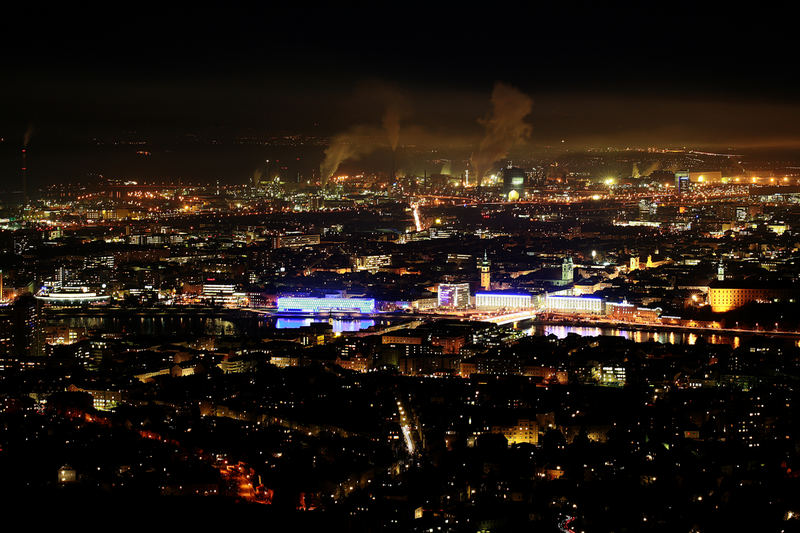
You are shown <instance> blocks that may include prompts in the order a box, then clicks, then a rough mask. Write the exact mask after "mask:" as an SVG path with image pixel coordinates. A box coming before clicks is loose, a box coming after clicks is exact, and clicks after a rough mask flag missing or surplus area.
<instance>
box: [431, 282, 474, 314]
mask: <svg viewBox="0 0 800 533" xmlns="http://www.w3.org/2000/svg"><path fill="white" fill-rule="evenodd" d="M437 294H438V297H439V307H450V308H452V309H464V308H466V307H469V283H440V284H439V289H438V292H437Z"/></svg>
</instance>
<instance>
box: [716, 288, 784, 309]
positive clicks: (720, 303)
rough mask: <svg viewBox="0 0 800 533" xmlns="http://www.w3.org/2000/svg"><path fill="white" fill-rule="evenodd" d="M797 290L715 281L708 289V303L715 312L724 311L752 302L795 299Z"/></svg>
mask: <svg viewBox="0 0 800 533" xmlns="http://www.w3.org/2000/svg"><path fill="white" fill-rule="evenodd" d="M796 295H797V291H796V290H795V289H792V288H785V287H784V288H781V287H765V286H749V285H748V286H745V285H739V286H737V285H736V284H735V283H733V282H722V283H714V284H712V285H711V287H710V288H709V290H708V303H709V304H711V310H712V311H714V312H715V313H724V312H726V311H730V310H732V309H737V308H739V307H742V306H743V305H746V304H749V303H751V302H773V301H775V300H783V299H787V300H789V301H791V300H793V299H794V298H795V297H796Z"/></svg>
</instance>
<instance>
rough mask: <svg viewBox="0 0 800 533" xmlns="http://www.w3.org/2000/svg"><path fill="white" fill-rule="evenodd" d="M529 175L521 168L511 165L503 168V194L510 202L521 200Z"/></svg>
mask: <svg viewBox="0 0 800 533" xmlns="http://www.w3.org/2000/svg"><path fill="white" fill-rule="evenodd" d="M527 181H528V177H527V176H526V175H525V171H524V170H522V169H521V168H517V167H511V166H509V167H508V168H504V169H503V195H504V196H505V197H506V199H507V200H508V201H509V202H513V201H515V200H519V199H520V198H522V197H523V196H524V195H525V186H526V185H527Z"/></svg>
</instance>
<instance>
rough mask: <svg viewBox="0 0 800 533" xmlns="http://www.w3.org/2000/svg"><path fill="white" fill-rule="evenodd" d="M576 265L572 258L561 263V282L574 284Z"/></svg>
mask: <svg viewBox="0 0 800 533" xmlns="http://www.w3.org/2000/svg"><path fill="white" fill-rule="evenodd" d="M574 269H575V265H574V263H573V262H572V258H571V257H567V258H565V259H564V261H563V262H562V263H561V281H562V282H564V283H572V281H573V280H574Z"/></svg>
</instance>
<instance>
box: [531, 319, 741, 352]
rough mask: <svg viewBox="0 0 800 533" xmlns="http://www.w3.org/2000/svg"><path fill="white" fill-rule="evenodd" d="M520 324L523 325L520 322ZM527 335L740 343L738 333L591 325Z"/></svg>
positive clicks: (543, 329) (549, 327)
mask: <svg viewBox="0 0 800 533" xmlns="http://www.w3.org/2000/svg"><path fill="white" fill-rule="evenodd" d="M520 325H524V324H523V323H520ZM527 333H528V335H545V336H546V335H555V336H556V337H558V338H559V339H563V338H565V337H566V336H567V335H569V334H570V333H573V334H576V335H580V336H582V337H597V336H600V335H604V336H614V337H623V338H625V339H628V340H631V341H634V342H660V343H661V344H689V345H694V344H695V343H696V342H697V341H698V340H699V339H701V338H702V339H705V340H706V342H708V343H710V344H728V345H731V346H733V347H734V348H737V347H738V346H739V344H740V343H741V339H740V338H739V336H738V335H725V334H719V333H708V334H697V333H694V332H675V331H641V330H633V329H623V328H600V327H593V326H564V325H542V324H537V325H534V326H528V328H527Z"/></svg>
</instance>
